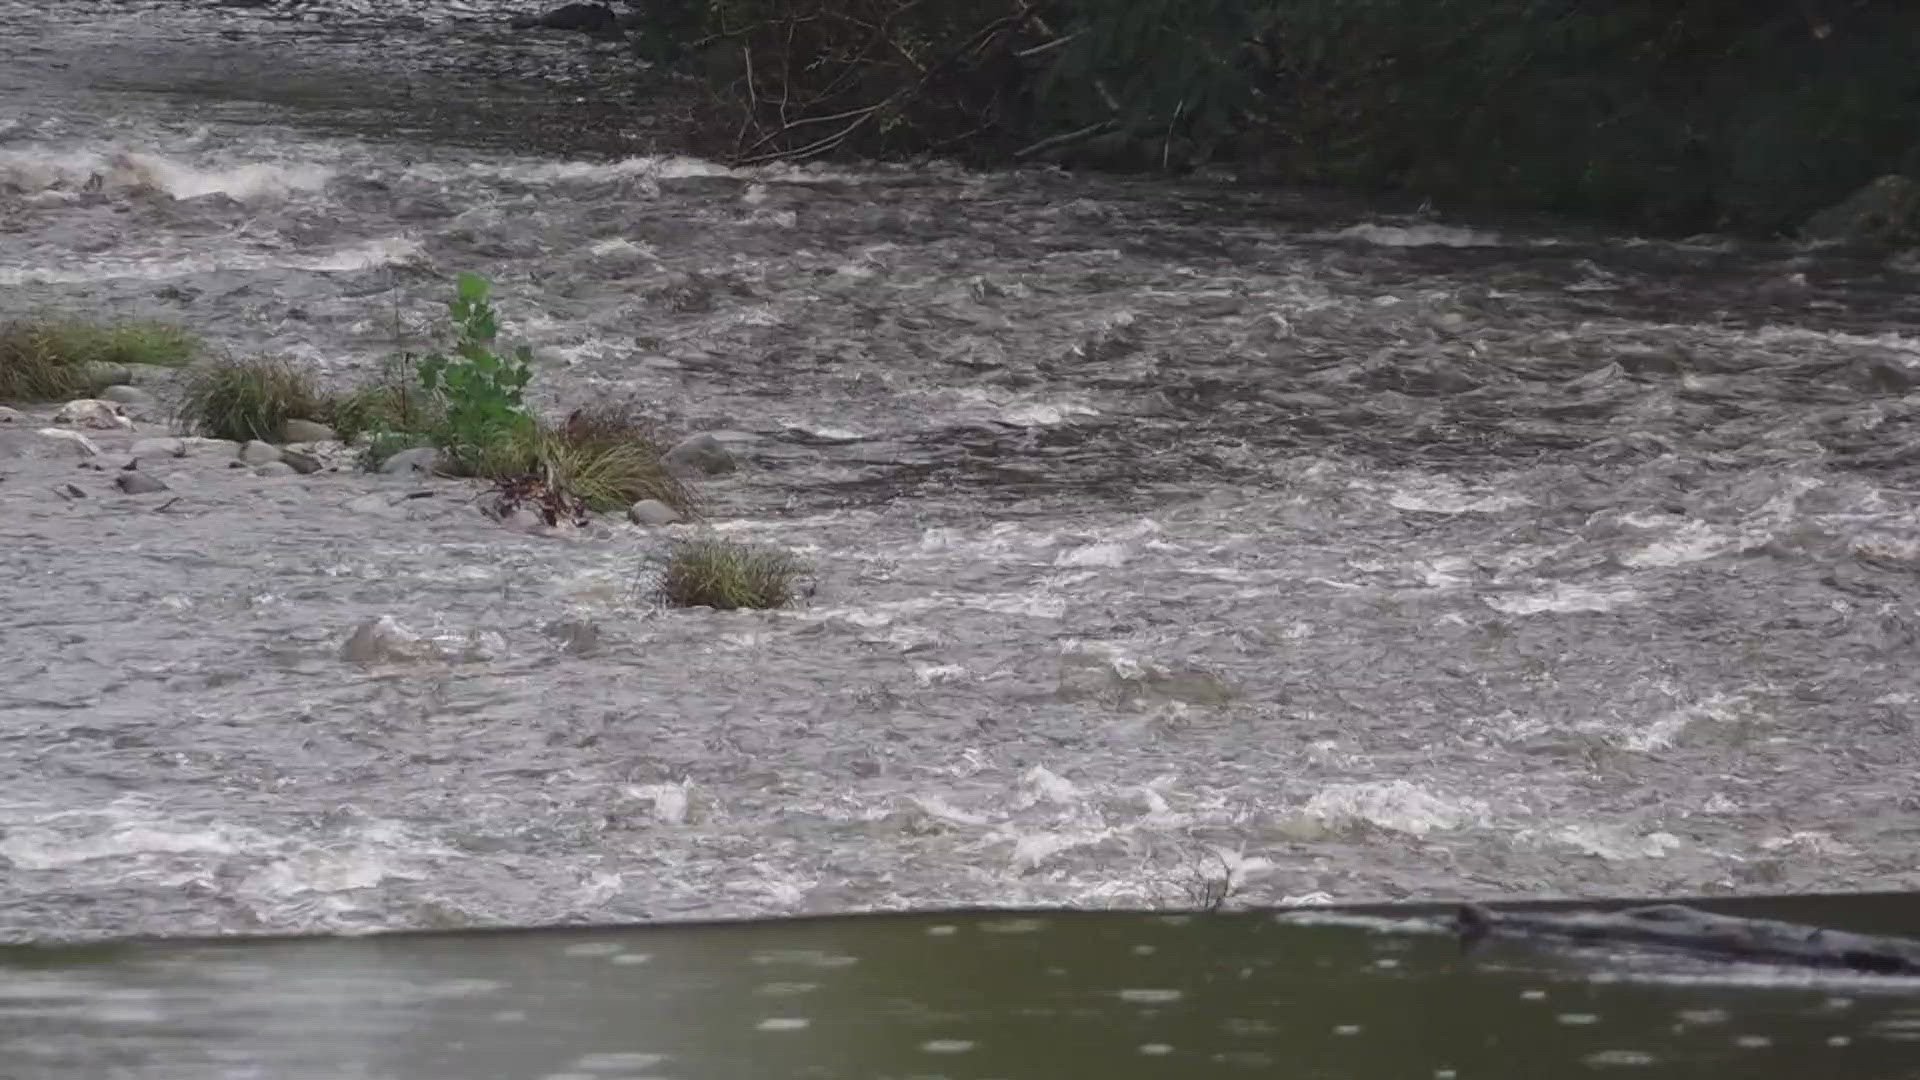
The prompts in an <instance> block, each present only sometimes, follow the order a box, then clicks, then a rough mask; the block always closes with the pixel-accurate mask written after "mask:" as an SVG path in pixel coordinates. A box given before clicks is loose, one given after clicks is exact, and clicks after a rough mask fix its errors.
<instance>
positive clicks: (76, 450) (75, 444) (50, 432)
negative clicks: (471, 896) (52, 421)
mask: <svg viewBox="0 0 1920 1080" xmlns="http://www.w3.org/2000/svg"><path fill="white" fill-rule="evenodd" d="M99 454H100V448H99V447H98V446H95V445H94V444H93V440H92V439H89V438H87V437H86V436H85V435H82V434H80V433H79V432H77V431H68V430H67V429H66V428H40V429H39V430H37V431H35V432H34V433H33V434H32V435H31V436H28V437H25V438H19V439H7V440H6V441H4V442H0V457H21V458H51V457H83V458H88V457H97V456H99Z"/></svg>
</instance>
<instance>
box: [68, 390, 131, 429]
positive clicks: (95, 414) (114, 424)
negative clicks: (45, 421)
mask: <svg viewBox="0 0 1920 1080" xmlns="http://www.w3.org/2000/svg"><path fill="white" fill-rule="evenodd" d="M53 422H54V423H56V424H73V425H75V426H77V427H87V428H96V429H99V430H103V431H110V430H114V429H118V428H130V427H132V426H133V421H131V420H129V419H127V416H126V409H125V407H124V406H121V405H119V404H117V403H115V402H111V401H102V400H100V399H98V398H80V399H78V400H75V401H69V402H67V403H66V404H65V405H62V406H60V410H59V411H58V412H56V413H54V414H53Z"/></svg>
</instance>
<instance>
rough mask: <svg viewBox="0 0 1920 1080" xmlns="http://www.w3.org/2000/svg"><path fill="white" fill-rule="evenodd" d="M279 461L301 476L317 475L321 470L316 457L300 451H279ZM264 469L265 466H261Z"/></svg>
mask: <svg viewBox="0 0 1920 1080" xmlns="http://www.w3.org/2000/svg"><path fill="white" fill-rule="evenodd" d="M280 461H281V463H283V464H285V465H286V466H287V468H288V469H289V470H291V471H293V472H297V473H299V474H301V475H302V476H307V475H311V474H313V473H317V472H319V471H320V469H321V463H320V459H319V458H318V457H316V456H314V455H313V454H309V453H306V452H304V451H300V450H282V451H280ZM265 467H266V466H262V468H265Z"/></svg>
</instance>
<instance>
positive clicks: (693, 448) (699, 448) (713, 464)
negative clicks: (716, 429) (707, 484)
mask: <svg viewBox="0 0 1920 1080" xmlns="http://www.w3.org/2000/svg"><path fill="white" fill-rule="evenodd" d="M660 460H661V461H662V462H664V463H665V464H666V466H667V468H668V469H669V470H671V471H673V472H674V473H677V474H679V475H682V476H721V475H724V474H726V473H730V472H732V471H734V470H735V469H736V468H738V467H739V466H738V464H737V463H736V462H735V461H734V460H733V454H732V453H730V452H729V451H728V450H727V448H726V447H725V446H724V445H722V444H721V442H720V440H719V439H717V438H715V437H714V435H713V434H712V433H711V432H702V433H700V434H698V435H689V436H688V437H686V438H684V439H682V440H680V441H679V442H678V443H675V444H674V447H673V449H671V450H668V451H667V452H666V454H665V455H664V456H663V457H662V458H661V459H660Z"/></svg>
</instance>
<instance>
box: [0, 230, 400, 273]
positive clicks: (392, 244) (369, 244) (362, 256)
mask: <svg viewBox="0 0 1920 1080" xmlns="http://www.w3.org/2000/svg"><path fill="white" fill-rule="evenodd" d="M421 252H422V248H421V245H420V241H419V240H417V239H415V238H413V237H409V236H390V237H381V238H377V239H373V240H363V241H359V242H357V243H353V244H348V245H345V246H342V247H338V248H334V249H332V250H330V251H326V252H323V253H321V254H319V255H309V256H290V255H271V254H266V253H262V252H257V251H244V250H236V251H232V252H228V253H225V254H223V255H219V256H206V255H188V254H186V253H184V252H178V253H166V254H154V255H151V256H148V257H146V258H143V259H137V260H132V259H113V260H100V261H97V262H90V263H88V264H86V265H84V266H81V267H75V268H70V269H50V268H47V267H44V266H26V267H9V266H0V285H27V284H45V285H55V284H82V283H87V282H95V281H112V280H116V279H146V280H150V281H160V280H165V279H168V278H181V277H190V276H192V275H195V274H208V273H214V272H216V271H220V270H313V271H319V272H322V273H333V272H342V271H353V270H370V269H374V268H377V267H381V266H391V265H400V264H405V263H409V262H412V261H413V260H415V259H417V258H419V257H420V255H421Z"/></svg>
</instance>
